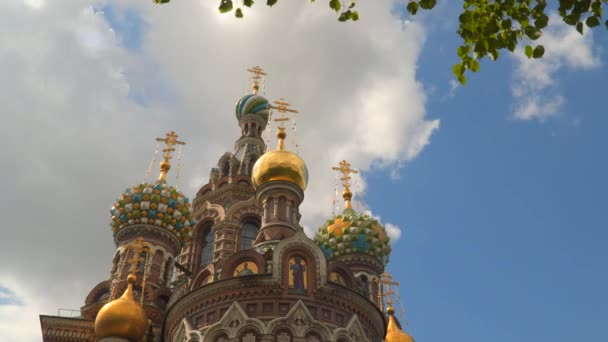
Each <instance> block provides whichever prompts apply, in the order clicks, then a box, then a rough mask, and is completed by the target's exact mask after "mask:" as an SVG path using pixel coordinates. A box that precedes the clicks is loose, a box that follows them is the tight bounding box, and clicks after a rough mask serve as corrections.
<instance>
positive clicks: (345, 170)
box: [332, 160, 359, 209]
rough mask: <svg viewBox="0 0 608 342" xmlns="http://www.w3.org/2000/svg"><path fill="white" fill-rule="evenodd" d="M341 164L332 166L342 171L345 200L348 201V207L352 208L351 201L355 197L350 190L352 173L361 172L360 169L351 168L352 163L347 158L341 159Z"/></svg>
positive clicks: (333, 168)
mask: <svg viewBox="0 0 608 342" xmlns="http://www.w3.org/2000/svg"><path fill="white" fill-rule="evenodd" d="M338 165H339V166H337V167H336V166H334V167H332V170H335V171H338V172H340V173H342V177H341V178H340V179H341V180H342V186H344V192H342V197H344V201H345V202H346V205H345V206H346V208H347V209H350V208H351V204H350V201H351V200H352V198H353V193H352V192H351V191H350V180H351V178H352V177H351V176H350V175H351V173H352V174H356V173H359V171H357V170H355V169H351V168H350V163H349V162H347V161H346V160H343V161H341V162H340V163H339V164H338Z"/></svg>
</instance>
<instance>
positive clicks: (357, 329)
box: [334, 315, 369, 342]
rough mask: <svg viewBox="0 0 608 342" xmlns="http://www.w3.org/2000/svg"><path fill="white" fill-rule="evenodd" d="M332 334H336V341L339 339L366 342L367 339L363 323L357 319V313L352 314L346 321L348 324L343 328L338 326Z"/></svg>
mask: <svg viewBox="0 0 608 342" xmlns="http://www.w3.org/2000/svg"><path fill="white" fill-rule="evenodd" d="M334 335H335V336H338V339H337V340H338V341H340V339H342V340H346V341H349V342H351V341H356V342H359V341H361V342H368V341H369V339H368V338H367V335H366V334H365V329H363V325H362V324H361V321H359V317H357V315H353V316H352V317H351V319H350V321H348V324H347V325H346V327H344V328H338V329H336V330H334Z"/></svg>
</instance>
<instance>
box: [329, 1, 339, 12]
mask: <svg viewBox="0 0 608 342" xmlns="http://www.w3.org/2000/svg"><path fill="white" fill-rule="evenodd" d="M329 8H331V9H333V10H334V11H336V12H338V11H339V10H340V9H341V8H342V2H341V1H340V0H329Z"/></svg>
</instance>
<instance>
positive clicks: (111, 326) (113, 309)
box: [95, 274, 148, 341]
mask: <svg viewBox="0 0 608 342" xmlns="http://www.w3.org/2000/svg"><path fill="white" fill-rule="evenodd" d="M135 280H136V276H135V275H133V274H131V275H129V277H128V278H127V281H128V283H129V284H128V286H127V289H126V290H125V293H123V295H122V296H121V297H120V298H118V299H115V300H113V301H111V302H109V303H107V304H106V305H104V306H103V307H102V308H101V310H99V313H98V314H97V318H96V319H95V335H97V338H99V339H101V338H105V337H121V338H125V339H127V340H129V341H141V339H142V338H143V337H144V335H145V333H146V328H147V325H148V322H147V319H146V314H145V312H144V310H143V308H142V307H141V306H140V305H139V304H138V303H137V302H136V301H135V298H134V297H133V283H135Z"/></svg>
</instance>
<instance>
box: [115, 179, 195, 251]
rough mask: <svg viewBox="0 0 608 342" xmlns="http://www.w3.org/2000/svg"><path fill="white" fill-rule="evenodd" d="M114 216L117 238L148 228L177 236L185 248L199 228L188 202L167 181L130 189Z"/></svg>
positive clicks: (119, 199) (122, 195)
mask: <svg viewBox="0 0 608 342" xmlns="http://www.w3.org/2000/svg"><path fill="white" fill-rule="evenodd" d="M110 213H111V214H112V222H111V223H110V226H111V227H112V231H113V232H114V235H116V233H118V231H120V230H121V229H124V228H126V227H129V226H132V225H136V224H148V225H153V226H158V227H161V228H164V229H167V230H169V231H171V232H173V233H174V234H175V235H176V236H177V237H178V238H179V239H180V241H182V244H183V243H185V242H186V241H187V239H188V238H189V237H190V236H192V227H193V226H194V224H195V221H194V219H193V218H192V206H191V205H190V203H189V201H188V198H187V197H185V196H184V195H183V194H182V193H181V192H179V191H178V190H177V189H176V188H175V187H173V186H170V185H169V184H167V182H166V181H164V180H163V181H158V182H156V184H150V183H142V184H140V185H138V186H134V187H131V188H128V189H126V190H125V191H124V193H122V194H121V196H120V197H119V198H118V200H116V203H114V206H113V207H112V209H110Z"/></svg>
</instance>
